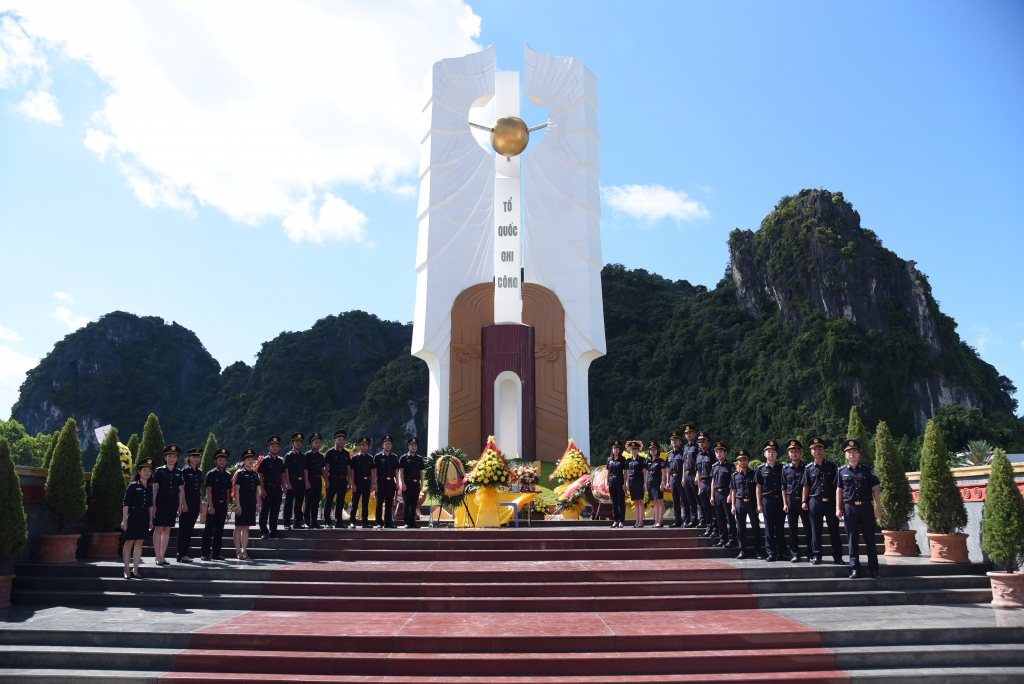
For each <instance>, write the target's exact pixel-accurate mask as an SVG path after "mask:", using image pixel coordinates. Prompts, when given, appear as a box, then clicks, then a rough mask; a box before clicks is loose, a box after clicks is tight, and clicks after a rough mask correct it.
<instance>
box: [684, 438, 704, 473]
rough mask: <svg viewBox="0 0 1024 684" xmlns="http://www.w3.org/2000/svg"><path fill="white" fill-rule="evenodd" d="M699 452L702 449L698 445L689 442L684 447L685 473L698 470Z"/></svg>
mask: <svg viewBox="0 0 1024 684" xmlns="http://www.w3.org/2000/svg"><path fill="white" fill-rule="evenodd" d="M699 451H700V447H698V446H697V445H696V444H690V443H689V442H687V443H686V444H684V445H683V471H684V472H685V473H693V472H695V471H696V470H697V453H698V452H699Z"/></svg>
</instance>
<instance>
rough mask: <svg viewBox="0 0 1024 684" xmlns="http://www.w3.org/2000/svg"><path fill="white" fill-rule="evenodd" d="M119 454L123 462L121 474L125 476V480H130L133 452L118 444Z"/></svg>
mask: <svg viewBox="0 0 1024 684" xmlns="http://www.w3.org/2000/svg"><path fill="white" fill-rule="evenodd" d="M117 453H118V457H119V458H120V460H121V473H122V474H123V475H124V479H125V480H126V481H127V480H130V479H131V478H132V452H131V449H129V448H128V447H127V446H125V445H124V444H121V443H120V442H118V443H117Z"/></svg>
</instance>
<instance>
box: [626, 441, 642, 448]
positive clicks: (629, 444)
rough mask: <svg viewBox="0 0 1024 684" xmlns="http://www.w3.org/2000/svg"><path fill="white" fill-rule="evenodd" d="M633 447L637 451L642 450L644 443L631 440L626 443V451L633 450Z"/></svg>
mask: <svg viewBox="0 0 1024 684" xmlns="http://www.w3.org/2000/svg"><path fill="white" fill-rule="evenodd" d="M634 447H635V448H637V449H643V448H644V443H643V442H641V441H640V440H639V439H631V440H628V441H627V442H626V448H627V449H633V448H634Z"/></svg>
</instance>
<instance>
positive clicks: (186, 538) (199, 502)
mask: <svg viewBox="0 0 1024 684" xmlns="http://www.w3.org/2000/svg"><path fill="white" fill-rule="evenodd" d="M202 455H203V450H202V449H189V450H188V456H186V457H185V467H184V468H182V469H181V478H182V480H183V481H184V483H185V484H184V485H183V486H182V491H183V492H184V493H185V505H184V506H182V508H181V516H180V517H179V518H178V552H177V553H176V554H175V558H176V560H177V562H179V563H191V562H192V559H191V558H189V556H188V553H189V550H190V547H191V546H192V534H193V533H194V532H195V529H196V521H197V520H199V511H200V510H202V507H203V471H202V470H200V469H199V459H200V458H202Z"/></svg>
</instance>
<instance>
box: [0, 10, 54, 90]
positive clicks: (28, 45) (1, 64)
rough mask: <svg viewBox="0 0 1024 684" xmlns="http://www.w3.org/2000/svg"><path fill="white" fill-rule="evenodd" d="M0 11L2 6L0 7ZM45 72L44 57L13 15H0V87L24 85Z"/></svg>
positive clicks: (43, 75)
mask: <svg viewBox="0 0 1024 684" xmlns="http://www.w3.org/2000/svg"><path fill="white" fill-rule="evenodd" d="M0 11H2V7H0ZM46 73H47V65H46V57H45V56H44V55H43V53H42V51H41V50H40V49H39V47H38V46H37V45H36V41H35V40H33V39H32V38H31V37H30V36H28V35H27V34H26V33H25V31H24V30H23V29H22V28H21V26H19V25H18V22H17V21H16V20H15V18H14V17H12V16H10V15H0V88H6V87H9V86H12V85H25V84H27V83H29V82H30V81H31V80H32V79H33V78H37V77H39V76H40V75H41V76H42V77H43V78H45V75H46Z"/></svg>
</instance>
